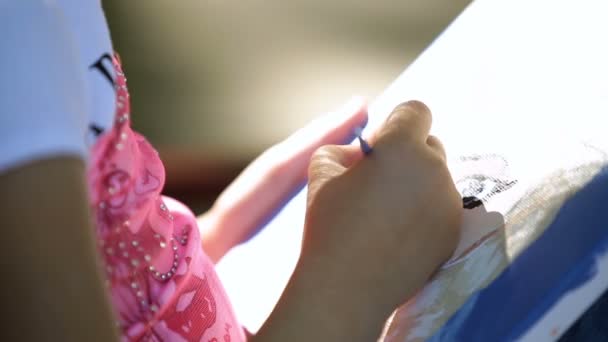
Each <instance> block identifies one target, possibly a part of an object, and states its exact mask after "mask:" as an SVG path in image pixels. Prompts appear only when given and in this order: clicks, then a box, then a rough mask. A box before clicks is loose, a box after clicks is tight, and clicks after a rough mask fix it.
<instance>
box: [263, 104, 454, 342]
mask: <svg viewBox="0 0 608 342" xmlns="http://www.w3.org/2000/svg"><path fill="white" fill-rule="evenodd" d="M430 126H431V114H430V112H429V110H428V108H427V107H426V106H425V105H424V104H422V103H420V102H408V103H405V104H402V105H400V106H398V107H397V108H396V109H395V110H394V112H393V113H392V114H391V116H390V117H389V119H388V120H387V122H386V123H385V125H384V127H382V128H380V130H379V131H378V132H377V134H376V135H375V137H374V139H373V141H372V145H373V152H372V153H371V154H370V155H368V156H365V157H362V154H361V152H360V150H359V148H358V147H356V146H326V147H323V148H321V149H320V150H318V151H317V152H316V153H315V154H314V156H313V158H312V161H311V165H310V168H309V179H310V184H309V196H308V210H307V213H306V229H305V236H304V242H303V246H302V254H301V257H300V261H299V263H298V266H297V268H296V271H295V273H294V276H293V277H292V279H291V281H290V284H289V286H288V288H287V290H286V292H285V294H284V297H283V298H282V299H281V301H282V302H281V303H280V304H279V307H278V308H277V310H278V312H277V315H275V317H272V316H271V319H272V320H274V321H281V320H289V322H294V321H299V322H300V323H299V324H303V325H304V326H309V327H310V329H311V330H307V331H306V334H307V335H306V336H305V337H304V336H303V338H302V340H307V339H308V340H313V339H314V340H319V339H320V340H327V341H330V340H331V341H346V340H348V341H354V340H357V341H359V340H361V341H372V340H375V339H377V338H378V336H379V335H380V331H381V327H382V324H383V322H384V320H385V319H386V318H387V317H388V316H389V314H390V313H391V311H392V310H394V309H395V308H396V307H397V306H398V305H400V304H401V303H403V302H404V301H405V300H406V299H408V298H409V297H410V296H411V295H413V294H414V293H415V291H417V290H418V289H419V288H420V287H421V286H422V285H423V284H424V283H425V282H426V281H427V279H428V278H429V277H430V276H431V274H432V273H433V272H434V271H435V270H436V269H437V267H438V266H439V265H440V264H441V263H442V262H444V261H445V260H447V259H448V258H449V257H450V255H451V254H452V252H453V250H454V248H455V247H456V244H457V241H458V234H459V232H458V228H459V224H460V217H461V207H462V202H461V199H460V197H459V194H458V192H457V191H456V188H455V186H454V183H453V181H452V179H451V176H450V174H449V172H448V169H447V167H446V161H445V152H444V150H443V147H442V146H441V143H440V142H439V141H438V140H437V139H436V138H435V137H432V136H429V135H428V134H429V129H430ZM278 315H280V316H282V318H276V316H278ZM302 322H304V323H302ZM283 324H287V321H283ZM278 325H281V324H278ZM292 328H293V329H297V328H295V327H293V326H292ZM317 332H318V334H319V335H316V334H317ZM269 336H281V335H269ZM282 336H283V337H285V336H287V335H282ZM290 340H292V341H295V340H294V339H293V338H291V339H290ZM296 340H299V339H296Z"/></svg>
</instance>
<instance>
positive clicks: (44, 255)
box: [0, 157, 118, 342]
mask: <svg viewBox="0 0 608 342" xmlns="http://www.w3.org/2000/svg"><path fill="white" fill-rule="evenodd" d="M0 198H1V200H0V222H1V224H2V227H3V229H2V234H3V239H2V241H3V246H2V248H0V260H2V261H3V262H2V265H3V267H2V271H3V274H4V275H3V276H2V283H1V284H2V285H1V286H2V290H0V293H2V298H3V299H2V305H0V311H1V314H0V315H1V316H2V317H3V319H4V322H3V324H2V329H1V330H0V331H1V332H0V335H1V336H3V337H2V338H0V340H2V341H66V342H68V341H74V342H80V341H100V342H107V341H118V335H117V334H116V329H115V326H114V323H113V322H114V320H113V318H112V314H111V310H110V305H109V303H108V301H107V300H106V296H105V293H104V285H103V284H104V282H103V280H102V276H101V274H100V272H99V269H98V260H97V253H96V247H95V244H94V240H93V231H94V230H93V229H92V224H91V221H90V217H89V214H90V213H89V209H88V203H89V201H88V199H87V195H86V186H85V180H84V163H83V162H82V161H81V160H79V159H78V158H74V157H57V158H53V159H48V160H41V161H37V162H34V163H30V164H28V165H25V166H22V167H18V168H15V169H13V170H10V171H8V172H6V173H4V174H0Z"/></svg>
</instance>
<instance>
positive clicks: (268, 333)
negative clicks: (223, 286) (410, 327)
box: [250, 274, 391, 342]
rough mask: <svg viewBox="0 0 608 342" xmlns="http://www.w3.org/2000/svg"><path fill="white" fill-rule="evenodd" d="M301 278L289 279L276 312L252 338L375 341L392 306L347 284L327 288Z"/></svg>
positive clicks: (261, 340)
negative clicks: (372, 301) (354, 290)
mask: <svg viewBox="0 0 608 342" xmlns="http://www.w3.org/2000/svg"><path fill="white" fill-rule="evenodd" d="M309 282H310V281H308V280H306V281H301V280H299V279H298V275H297V274H296V275H294V278H293V279H292V280H291V281H290V283H289V285H288V287H287V288H286V290H285V292H284V293H283V296H282V297H281V299H280V301H279V303H278V304H277V306H276V307H275V309H274V311H273V312H272V314H271V315H270V317H269V318H268V320H267V321H266V323H265V324H264V325H263V327H262V328H261V329H260V331H259V332H258V333H257V334H256V335H255V336H254V337H253V338H251V339H250V341H253V342H274V341H277V342H278V341H293V342H298V341H302V342H308V341H366V342H367V341H375V340H377V339H378V337H379V336H380V334H381V332H382V327H383V324H384V322H385V320H386V318H388V316H389V315H390V313H391V311H390V309H388V310H387V309H383V308H380V306H378V305H376V304H374V303H371V300H372V296H367V297H364V298H362V297H361V296H358V295H357V294H354V293H351V290H350V289H349V288H347V287H343V288H340V289H338V288H333V289H332V288H327V287H322V286H319V284H309Z"/></svg>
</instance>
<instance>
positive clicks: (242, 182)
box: [199, 98, 367, 262]
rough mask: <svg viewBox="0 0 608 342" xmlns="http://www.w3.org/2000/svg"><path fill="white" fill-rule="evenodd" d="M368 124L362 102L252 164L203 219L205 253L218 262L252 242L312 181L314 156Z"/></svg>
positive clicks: (352, 103) (321, 120) (315, 124)
mask: <svg viewBox="0 0 608 342" xmlns="http://www.w3.org/2000/svg"><path fill="white" fill-rule="evenodd" d="M366 120H367V110H366V107H365V102H364V101H363V100H362V99H358V98H355V99H353V100H352V101H350V102H349V103H348V104H346V105H345V106H343V108H342V109H340V110H338V111H337V112H335V113H331V114H330V115H326V116H324V117H321V118H318V119H316V120H315V121H313V122H312V123H311V124H309V125H308V126H306V127H304V128H302V129H300V130H299V131H297V132H296V133H295V134H293V135H292V136H290V137H289V138H287V139H286V140H285V141H283V142H281V143H279V144H277V145H275V146H273V147H272V148H270V149H269V150H267V151H266V152H264V153H263V154H262V155H261V156H260V157H259V158H257V159H256V160H255V161H254V162H253V163H251V164H250V165H249V166H248V167H247V168H246V169H245V170H244V171H243V172H242V173H241V174H240V175H239V177H238V178H237V179H236V180H235V181H234V182H233V183H232V184H230V186H229V187H228V188H227V189H226V190H225V191H224V192H223V193H222V195H221V196H220V197H219V198H218V200H217V201H216V202H215V204H214V205H213V208H212V209H211V210H209V212H207V213H206V214H205V215H202V216H201V217H200V218H199V226H200V227H201V229H202V234H201V236H202V243H203V249H204V250H205V253H207V255H208V256H209V257H210V258H211V259H212V260H213V261H215V262H216V261H218V260H219V259H220V258H221V257H222V256H223V255H224V254H225V253H226V252H227V251H228V250H229V249H230V248H232V247H233V246H234V245H236V244H238V243H240V242H242V241H244V240H246V239H247V238H248V237H250V236H251V235H252V234H253V232H255V230H256V229H259V228H260V226H261V225H262V224H264V222H265V221H266V220H267V219H268V218H269V216H270V215H272V214H273V213H275V212H276V210H277V208H279V207H280V206H281V205H283V204H284V203H285V202H286V201H287V200H289V198H290V196H292V195H293V193H294V191H295V190H296V189H297V188H298V187H299V186H301V185H303V184H304V182H305V180H306V170H307V168H308V163H309V161H310V157H311V155H312V154H313V152H314V151H315V150H316V149H317V148H319V147H321V146H323V145H327V144H342V143H345V142H347V141H348V140H349V139H352V137H353V132H354V131H355V129H356V128H357V127H361V126H363V125H364V124H365V122H366Z"/></svg>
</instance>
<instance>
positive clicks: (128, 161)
mask: <svg viewBox="0 0 608 342" xmlns="http://www.w3.org/2000/svg"><path fill="white" fill-rule="evenodd" d="M114 67H115V69H116V74H117V77H116V78H117V79H116V87H117V112H116V118H115V124H114V127H113V129H112V130H111V131H110V132H108V133H107V134H105V135H104V136H102V137H101V138H100V139H99V141H98V142H97V143H96V144H95V145H94V147H93V150H92V154H91V155H92V159H91V163H90V167H89V170H88V181H89V189H90V196H91V205H92V209H93V213H94V220H95V222H96V229H97V231H96V237H97V241H98V245H99V251H100V254H101V255H102V260H103V262H104V267H105V275H106V284H107V287H108V289H109V293H110V296H111V301H112V304H113V306H114V310H115V314H116V316H117V318H118V322H117V324H118V326H119V328H120V330H121V333H122V338H123V340H124V341H204V342H229V341H231V342H239V341H245V337H244V332H243V330H242V329H241V327H240V325H239V324H238V322H237V320H236V318H235V314H234V311H233V309H232V307H231V305H230V302H229V300H228V297H227V295H226V292H225V291H224V289H223V287H222V285H221V283H220V280H219V279H218V277H217V275H216V273H215V270H214V265H213V263H212V262H211V260H210V259H209V258H208V257H207V255H206V254H205V252H204V251H203V250H202V246H201V240H200V234H199V230H198V226H197V222H196V220H195V217H194V215H193V214H192V213H191V212H190V211H189V210H188V209H187V208H186V207H185V206H184V205H182V204H180V203H178V202H176V201H174V200H171V199H169V198H166V197H163V196H161V190H162V188H163V185H164V182H165V171H164V167H163V164H162V162H161V161H160V159H159V157H158V153H157V152H156V151H155V150H154V149H153V148H152V146H151V145H150V144H149V143H148V142H147V141H146V139H145V138H143V137H142V136H141V135H139V134H138V133H135V132H134V131H133V130H131V127H130V105H129V94H128V91H127V87H126V79H125V77H124V74H123V73H122V69H121V67H120V63H119V62H118V59H117V58H116V57H114Z"/></svg>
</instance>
